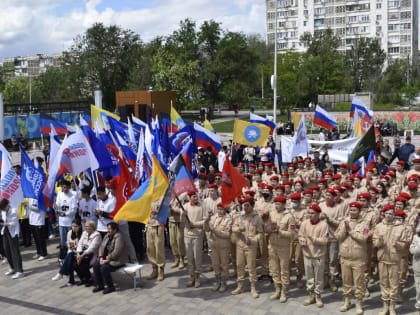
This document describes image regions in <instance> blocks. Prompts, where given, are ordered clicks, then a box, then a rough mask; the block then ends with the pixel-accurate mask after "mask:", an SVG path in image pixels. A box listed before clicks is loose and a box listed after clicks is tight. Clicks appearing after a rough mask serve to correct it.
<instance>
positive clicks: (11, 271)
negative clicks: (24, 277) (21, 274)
mask: <svg viewBox="0 0 420 315" xmlns="http://www.w3.org/2000/svg"><path fill="white" fill-rule="evenodd" d="M14 273H15V271H14V270H13V269H9V271H7V272H5V273H4V275H5V276H10V275H12V274H14Z"/></svg>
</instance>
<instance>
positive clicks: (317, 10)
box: [315, 8, 325, 15]
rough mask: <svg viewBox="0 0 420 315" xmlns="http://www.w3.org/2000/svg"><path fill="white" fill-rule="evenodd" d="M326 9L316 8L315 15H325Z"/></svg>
mask: <svg viewBox="0 0 420 315" xmlns="http://www.w3.org/2000/svg"><path fill="white" fill-rule="evenodd" d="M324 14H325V8H315V15H324Z"/></svg>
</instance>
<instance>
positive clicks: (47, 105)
mask: <svg viewBox="0 0 420 315" xmlns="http://www.w3.org/2000/svg"><path fill="white" fill-rule="evenodd" d="M90 104H93V101H92V100H80V101H71V102H44V103H20V104H4V115H7V116H15V115H29V114H39V113H57V112H58V113H59V112H82V111H89V110H90Z"/></svg>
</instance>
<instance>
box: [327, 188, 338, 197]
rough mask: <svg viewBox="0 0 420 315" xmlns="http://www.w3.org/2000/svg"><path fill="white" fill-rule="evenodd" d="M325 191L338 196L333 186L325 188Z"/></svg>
mask: <svg viewBox="0 0 420 315" xmlns="http://www.w3.org/2000/svg"><path fill="white" fill-rule="evenodd" d="M325 192H326V193H330V194H332V195H334V196H337V193H336V192H335V190H334V189H332V188H327V189H326V190H325Z"/></svg>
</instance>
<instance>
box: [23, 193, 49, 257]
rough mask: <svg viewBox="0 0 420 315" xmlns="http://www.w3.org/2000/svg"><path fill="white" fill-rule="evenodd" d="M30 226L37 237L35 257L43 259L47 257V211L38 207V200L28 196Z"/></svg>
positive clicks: (35, 237)
mask: <svg viewBox="0 0 420 315" xmlns="http://www.w3.org/2000/svg"><path fill="white" fill-rule="evenodd" d="M27 202H28V209H29V226H30V229H31V233H32V235H33V236H34V239H35V245H36V255H35V256H33V259H38V261H42V260H44V259H45V258H46V257H47V242H46V240H47V235H46V233H45V212H44V211H41V210H40V209H39V208H38V200H36V199H32V198H28V199H27Z"/></svg>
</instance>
